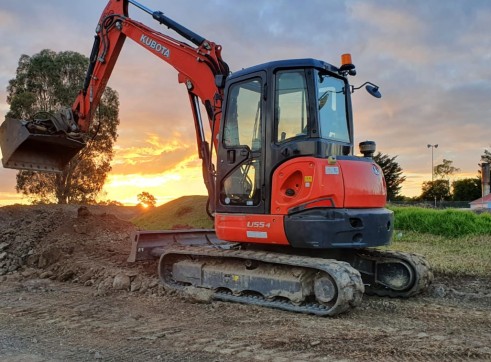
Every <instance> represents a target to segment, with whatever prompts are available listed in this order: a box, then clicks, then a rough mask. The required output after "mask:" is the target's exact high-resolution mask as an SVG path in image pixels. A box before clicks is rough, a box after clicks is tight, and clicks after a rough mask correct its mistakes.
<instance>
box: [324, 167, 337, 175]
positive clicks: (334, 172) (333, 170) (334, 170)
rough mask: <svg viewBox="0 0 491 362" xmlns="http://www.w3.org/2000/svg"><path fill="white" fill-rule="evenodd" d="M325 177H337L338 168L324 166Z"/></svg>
mask: <svg viewBox="0 0 491 362" xmlns="http://www.w3.org/2000/svg"><path fill="white" fill-rule="evenodd" d="M325 172H326V175H339V167H336V166H326V171H325Z"/></svg>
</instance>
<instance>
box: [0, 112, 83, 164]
mask: <svg viewBox="0 0 491 362" xmlns="http://www.w3.org/2000/svg"><path fill="white" fill-rule="evenodd" d="M75 130H76V125H75V123H74V122H73V114H72V112H71V110H69V109H65V110H62V111H60V112H58V113H56V114H51V113H45V112H43V113H41V114H38V116H37V117H33V119H32V120H29V121H26V120H19V119H14V118H7V119H6V120H5V122H3V123H2V125H1V126H0V146H1V149H2V164H3V167H5V168H13V169H21V170H30V171H43V172H62V171H63V169H64V168H65V166H66V165H67V164H68V162H70V160H71V159H72V158H73V157H74V156H75V155H76V154H77V153H78V152H79V151H80V150H81V149H82V148H84V147H85V142H84V140H83V139H82V136H81V134H80V133H78V132H74V131H75Z"/></svg>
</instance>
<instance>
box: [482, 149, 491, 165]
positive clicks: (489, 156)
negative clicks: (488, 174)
mask: <svg viewBox="0 0 491 362" xmlns="http://www.w3.org/2000/svg"><path fill="white" fill-rule="evenodd" d="M481 161H482V162H487V163H491V152H490V151H488V150H484V153H483V154H482V155H481Z"/></svg>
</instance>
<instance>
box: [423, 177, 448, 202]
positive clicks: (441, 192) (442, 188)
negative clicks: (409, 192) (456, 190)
mask: <svg viewBox="0 0 491 362" xmlns="http://www.w3.org/2000/svg"><path fill="white" fill-rule="evenodd" d="M450 196H451V195H450V182H449V181H448V180H442V179H441V180H435V181H425V182H423V186H422V193H421V196H420V199H421V200H426V201H434V200H439V201H443V200H450Z"/></svg>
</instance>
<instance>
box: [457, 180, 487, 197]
mask: <svg viewBox="0 0 491 362" xmlns="http://www.w3.org/2000/svg"><path fill="white" fill-rule="evenodd" d="M452 189H453V195H452V196H453V200H454V201H473V200H476V199H478V198H480V197H481V193H482V190H481V178H480V177H474V178H465V179H462V180H456V181H454V182H452Z"/></svg>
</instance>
